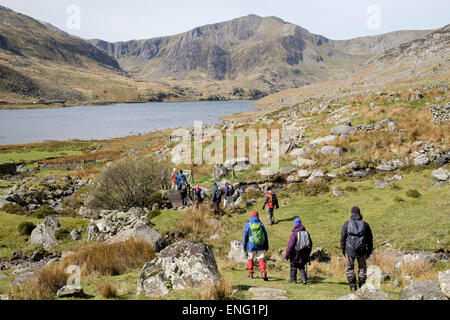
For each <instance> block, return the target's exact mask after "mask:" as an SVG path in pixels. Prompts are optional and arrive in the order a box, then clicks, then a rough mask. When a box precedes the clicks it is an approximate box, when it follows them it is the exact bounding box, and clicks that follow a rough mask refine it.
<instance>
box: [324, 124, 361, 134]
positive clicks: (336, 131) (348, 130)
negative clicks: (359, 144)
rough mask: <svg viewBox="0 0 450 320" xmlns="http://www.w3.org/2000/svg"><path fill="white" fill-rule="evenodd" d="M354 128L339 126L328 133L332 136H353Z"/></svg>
mask: <svg viewBox="0 0 450 320" xmlns="http://www.w3.org/2000/svg"><path fill="white" fill-rule="evenodd" d="M356 131H357V130H356V128H354V127H351V126H348V125H345V124H343V125H339V126H336V127H334V128H332V129H331V131H330V133H331V134H332V135H340V134H347V135H348V134H355V133H356Z"/></svg>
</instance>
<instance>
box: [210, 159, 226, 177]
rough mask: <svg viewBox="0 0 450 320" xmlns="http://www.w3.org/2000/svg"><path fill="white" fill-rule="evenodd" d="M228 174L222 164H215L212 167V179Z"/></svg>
mask: <svg viewBox="0 0 450 320" xmlns="http://www.w3.org/2000/svg"><path fill="white" fill-rule="evenodd" d="M227 174H228V169H227V168H225V166H224V165H223V164H220V163H218V164H216V165H215V166H214V168H213V172H212V176H213V178H214V180H219V179H222V178H223V177H225V176H226V175H227Z"/></svg>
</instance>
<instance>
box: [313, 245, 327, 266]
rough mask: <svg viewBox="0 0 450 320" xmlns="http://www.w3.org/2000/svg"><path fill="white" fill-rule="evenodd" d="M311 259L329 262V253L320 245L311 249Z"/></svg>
mask: <svg viewBox="0 0 450 320" xmlns="http://www.w3.org/2000/svg"><path fill="white" fill-rule="evenodd" d="M310 257H311V261H318V262H330V260H331V258H330V255H329V254H328V253H327V252H326V251H325V249H323V248H321V247H317V248H314V249H313V250H312V251H311V256H310Z"/></svg>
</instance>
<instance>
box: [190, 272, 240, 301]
mask: <svg viewBox="0 0 450 320" xmlns="http://www.w3.org/2000/svg"><path fill="white" fill-rule="evenodd" d="M234 299H236V298H235V294H234V292H233V287H232V286H231V284H230V283H229V282H228V281H226V280H225V279H224V278H223V277H220V279H219V280H215V281H214V282H213V283H212V284H207V285H205V286H204V287H203V288H202V290H201V291H200V296H199V300H234Z"/></svg>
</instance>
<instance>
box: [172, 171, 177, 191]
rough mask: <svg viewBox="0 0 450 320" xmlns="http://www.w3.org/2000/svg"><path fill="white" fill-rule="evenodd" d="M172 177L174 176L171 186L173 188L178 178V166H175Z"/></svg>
mask: <svg viewBox="0 0 450 320" xmlns="http://www.w3.org/2000/svg"><path fill="white" fill-rule="evenodd" d="M171 178H172V187H171V189H172V190H173V189H175V186H176V182H177V178H178V170H177V169H176V168H173V171H172V175H171Z"/></svg>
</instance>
